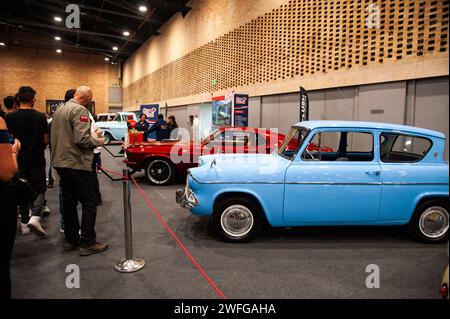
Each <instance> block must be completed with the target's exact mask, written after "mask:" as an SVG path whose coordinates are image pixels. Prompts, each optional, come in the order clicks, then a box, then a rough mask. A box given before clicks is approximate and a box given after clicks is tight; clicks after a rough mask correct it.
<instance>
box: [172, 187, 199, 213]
mask: <svg viewBox="0 0 450 319" xmlns="http://www.w3.org/2000/svg"><path fill="white" fill-rule="evenodd" d="M175 200H176V201H177V203H178V204H180V206H181V207H184V208H188V209H191V208H194V204H192V203H190V202H189V201H188V200H187V198H186V193H185V191H184V189H179V190H177V191H176V193H175Z"/></svg>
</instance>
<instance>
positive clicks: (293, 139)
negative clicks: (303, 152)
mask: <svg viewBox="0 0 450 319" xmlns="http://www.w3.org/2000/svg"><path fill="white" fill-rule="evenodd" d="M308 133H309V129H307V128H305V127H293V128H291V130H290V131H289V133H288V135H286V137H285V138H284V141H283V143H282V144H281V146H280V148H279V150H278V154H279V155H280V156H283V157H284V158H287V159H289V160H292V159H294V157H295V155H297V153H298V151H299V150H300V147H301V146H302V143H303V141H304V140H305V137H306V135H308Z"/></svg>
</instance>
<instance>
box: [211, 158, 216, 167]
mask: <svg viewBox="0 0 450 319" xmlns="http://www.w3.org/2000/svg"><path fill="white" fill-rule="evenodd" d="M213 165H214V166H215V165H216V158H215V157H214V159H213V161H212V162H211V166H210V168H212V167H213Z"/></svg>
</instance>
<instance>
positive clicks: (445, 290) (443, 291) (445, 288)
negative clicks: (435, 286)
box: [439, 283, 448, 299]
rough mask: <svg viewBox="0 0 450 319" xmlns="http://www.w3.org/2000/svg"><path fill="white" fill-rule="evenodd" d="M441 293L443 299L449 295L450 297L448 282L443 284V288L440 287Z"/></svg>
mask: <svg viewBox="0 0 450 319" xmlns="http://www.w3.org/2000/svg"><path fill="white" fill-rule="evenodd" d="M439 293H440V294H441V296H442V298H443V299H447V297H448V285H447V284H446V283H443V284H442V287H441V289H439Z"/></svg>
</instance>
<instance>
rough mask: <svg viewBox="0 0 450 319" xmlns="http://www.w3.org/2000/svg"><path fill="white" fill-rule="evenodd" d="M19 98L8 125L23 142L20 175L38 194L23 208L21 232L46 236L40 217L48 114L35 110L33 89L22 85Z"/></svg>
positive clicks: (44, 181)
mask: <svg viewBox="0 0 450 319" xmlns="http://www.w3.org/2000/svg"><path fill="white" fill-rule="evenodd" d="M16 96H17V99H18V101H19V109H18V110H17V111H15V112H12V113H10V114H8V115H7V116H6V124H7V126H8V129H9V131H10V133H11V135H12V136H13V137H14V138H17V139H18V140H19V141H21V143H22V148H21V150H20V153H19V157H18V163H19V170H20V171H19V174H20V175H21V176H23V177H25V178H26V179H27V181H28V182H29V183H30V185H31V187H32V188H33V189H34V191H35V192H36V193H37V194H38V196H37V198H36V200H35V201H34V203H33V204H32V205H31V207H30V206H28V205H27V206H21V207H20V219H21V231H22V234H24V235H26V234H28V233H29V231H30V230H32V231H34V232H35V233H37V234H38V235H40V236H45V235H46V233H45V230H44V228H43V227H42V225H41V216H42V210H43V208H44V202H45V190H46V187H45V186H46V185H45V184H46V177H45V166H46V165H45V164H46V163H45V148H46V147H47V144H48V139H49V137H48V124H47V118H46V117H45V114H43V113H41V112H38V111H36V110H34V109H33V107H34V103H35V101H36V99H35V96H36V91H35V90H34V89H33V88H32V87H30V86H22V87H21V88H20V89H19V92H18V93H17V95H16ZM30 208H31V218H30V217H29V213H30Z"/></svg>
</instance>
